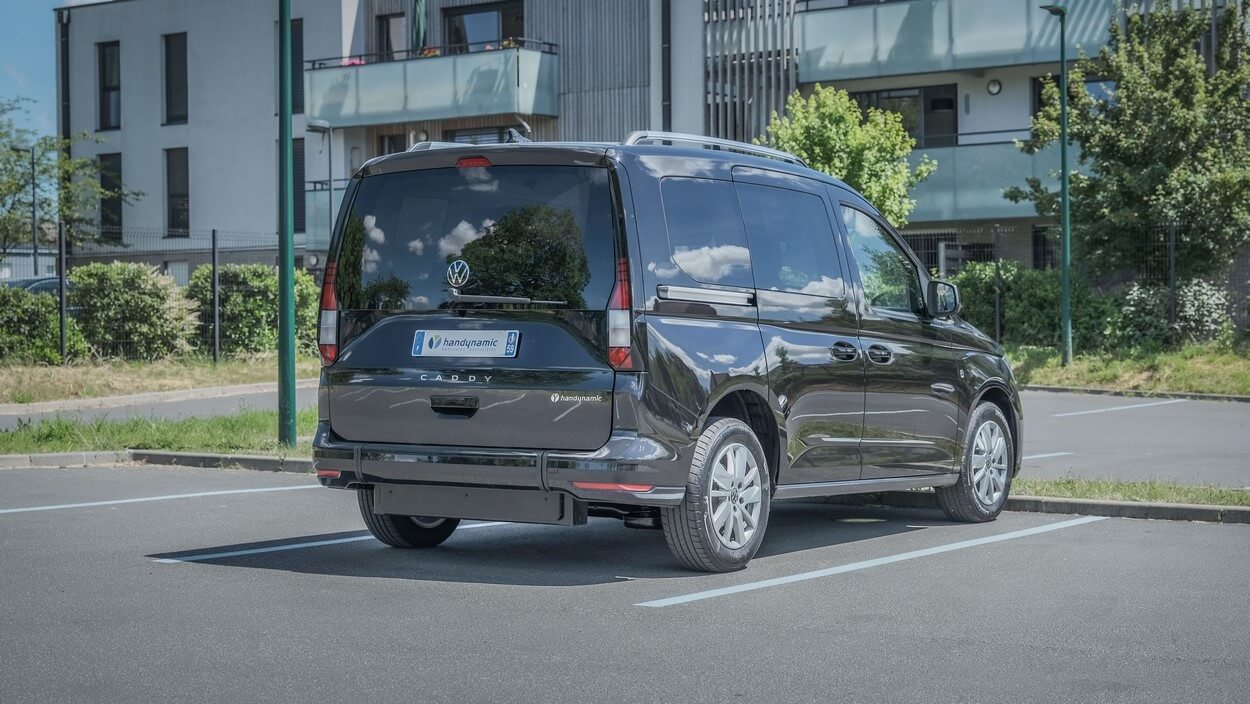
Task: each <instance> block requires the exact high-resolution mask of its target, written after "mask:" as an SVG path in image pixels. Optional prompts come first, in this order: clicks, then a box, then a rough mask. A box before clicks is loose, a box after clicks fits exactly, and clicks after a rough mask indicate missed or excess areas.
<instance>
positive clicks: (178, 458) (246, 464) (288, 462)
mask: <svg viewBox="0 0 1250 704" xmlns="http://www.w3.org/2000/svg"><path fill="white" fill-rule="evenodd" d="M129 454H130V459H131V461H134V462H142V463H144V464H165V465H177V466H179V467H232V468H237V469H252V470H256V471H258V472H295V473H298V474H307V473H309V472H311V471H312V460H311V459H305V458H303V457H273V456H269V455H215V454H209V453H204V452H163V451H162V452H157V451H154V450H131V451H130V453H129Z"/></svg>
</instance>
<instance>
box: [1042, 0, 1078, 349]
mask: <svg viewBox="0 0 1250 704" xmlns="http://www.w3.org/2000/svg"><path fill="white" fill-rule="evenodd" d="M1042 9H1043V10H1045V11H1047V12H1049V13H1050V14H1052V15H1054V16H1055V17H1058V18H1059V171H1060V173H1059V201H1060V205H1059V207H1060V213H1061V214H1060V220H1059V228H1060V233H1059V236H1060V238H1061V241H1062V245H1061V246H1062V250H1063V269H1062V271H1061V272H1060V273H1061V275H1062V277H1063V299H1062V304H1061V305H1062V307H1061V313H1060V327H1061V332H1062V336H1063V365H1064V366H1067V365H1069V364H1071V363H1072V221H1071V216H1070V214H1069V213H1070V211H1069V198H1068V36H1067V35H1068V31H1067V30H1068V8H1066V7H1064V6H1063V5H1043V6H1042Z"/></svg>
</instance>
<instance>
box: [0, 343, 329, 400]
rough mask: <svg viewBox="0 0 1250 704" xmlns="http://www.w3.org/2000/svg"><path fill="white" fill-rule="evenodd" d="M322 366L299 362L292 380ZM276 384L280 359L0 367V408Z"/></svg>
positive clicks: (306, 360) (306, 359) (312, 360)
mask: <svg viewBox="0 0 1250 704" xmlns="http://www.w3.org/2000/svg"><path fill="white" fill-rule="evenodd" d="M320 365H321V362H320V360H318V359H317V358H316V357H298V358H296V361H295V375H296V377H298V378H301V379H303V378H308V377H316V376H317V373H318V371H319V369H320ZM277 380H278V357H277V355H274V354H258V355H251V356H246V357H231V358H228V359H223V360H221V361H220V362H218V363H217V364H213V360H212V359H209V358H206V357H181V358H171V359H164V360H159V361H155V362H123V361H99V362H91V363H82V364H69V365H66V366H63V367H62V366H50V365H9V364H5V365H0V403H36V402H39V401H60V400H64V399H78V398H98V397H100V396H116V395H123V394H138V393H144V392H148V391H181V390H185V389H196V388H202V387H206V386H232V385H235V384H256V383H260V382H266V381H277Z"/></svg>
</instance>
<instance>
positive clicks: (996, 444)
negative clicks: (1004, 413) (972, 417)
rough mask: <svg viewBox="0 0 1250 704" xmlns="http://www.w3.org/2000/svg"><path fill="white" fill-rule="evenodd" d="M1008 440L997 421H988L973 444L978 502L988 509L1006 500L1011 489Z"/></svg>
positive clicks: (974, 481)
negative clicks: (1006, 493)
mask: <svg viewBox="0 0 1250 704" xmlns="http://www.w3.org/2000/svg"><path fill="white" fill-rule="evenodd" d="M1007 471H1008V459H1007V439H1006V438H1005V437H1004V436H1003V429H1002V428H1001V427H1000V426H999V425H998V423H996V422H994V421H992V420H991V421H986V422H985V423H982V424H981V427H980V428H977V435H976V438H975V439H974V441H973V444H972V486H973V487H974V488H975V490H976V495H977V500H978V501H980V502H981V505H982V506H985V507H986V508H993V507H995V506H997V505H998V502H1000V501H1002V499H1003V493H1004V492H1005V491H1006V490H1007Z"/></svg>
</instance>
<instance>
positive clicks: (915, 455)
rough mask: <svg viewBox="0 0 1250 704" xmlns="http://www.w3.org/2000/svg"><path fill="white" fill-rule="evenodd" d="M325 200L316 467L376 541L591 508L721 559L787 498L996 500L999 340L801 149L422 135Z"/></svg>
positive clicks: (731, 561) (747, 541)
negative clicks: (480, 142) (329, 223)
mask: <svg viewBox="0 0 1250 704" xmlns="http://www.w3.org/2000/svg"><path fill="white" fill-rule="evenodd" d="M342 211H343V215H342V216H341V217H340V221H339V223H338V227H337V231H336V232H335V234H334V240H333V244H332V246H331V251H330V258H329V264H328V266H327V269H326V276H325V284H324V287H323V291H322V302H321V303H322V310H321V321H320V346H321V354H322V358H323V363H324V366H323V368H322V373H321V384H320V393H319V418H320V421H319V425H318V428H317V431H316V435H315V439H314V465H315V468H316V470H317V475H318V477H320V480H321V482H322V483H323V484H324V485H326V486H329V487H336V488H342V489H351V490H355V491H357V492H358V497H359V505H360V511H361V514H362V516H363V517H364V521H365V523H366V525H367V526H368V527H369V530H370V531H372V533H373V535H374V536H376V537H377V538H378V539H379V540H381V541H383V542H385V543H387V544H389V545H393V546H396V547H402V548H418V547H431V546H434V545H437V544H439V543H441V542H442V541H444V540H445V539H446V538H447V537H448V536H449V535H451V533H452V532H453V531H454V530H455V528H456V526H457V524H458V523H459V522H460V520H462V519H486V520H503V521H523V522H533V523H552V524H565V525H575V524H582V523H585V522H586V520H587V518H588V517H590V516H606V517H612V518H618V519H621V520H623V521H624V523H625V525H627V526H632V527H639V528H662V529H663V531H664V534H665V537H666V539H667V542H668V545H669V547H670V548H671V550H672V552H673V554H674V555H676V557H677V558H678V559H679V560H680V561H682V562H683V563H684V564H686V565H687V566H689V567H691V568H694V569H698V570H706V571H713V572H723V571H729V570H735V569H740V568H742V567H744V566H746V564H747V563H748V562H749V561H750V559H751V558H752V556H754V555H755V554H756V551H757V550H758V549H759V547H760V544H761V541H762V540H763V538H764V534H765V529H766V527H767V525H768V519H769V510H770V504H771V502H772V501H773V500H775V499H788V498H802V497H817V496H829V495H836V494H857V493H867V492H880V491H885V490H898V489H916V488H922V487H933V488H935V489H936V491H937V495H938V498H939V500H940V503H941V506H942V508H943V510H945V512H946V513H947V515H949V516H950V517H951V518H953V519H956V520H962V521H988V520H992V519H994V518H995V517H996V516H997V515H998V513H999V512H1000V511H1001V510H1002V508H1003V505H1004V503H1005V501H1006V499H1007V495H1008V492H1009V491H1010V487H1011V480H1012V477H1013V476H1014V474H1015V473H1016V471H1017V470H1018V468H1019V466H1020V445H1021V443H1020V437H1021V424H1022V417H1023V414H1022V409H1021V406H1020V399H1019V395H1018V393H1017V390H1016V387H1015V382H1014V380H1013V378H1012V373H1011V369H1010V368H1009V366H1008V364H1007V361H1006V359H1005V358H1004V356H1003V351H1002V349H1001V347H999V346H998V345H997V344H996V343H994V342H993V341H992V340H990V339H989V338H988V337H986V336H985V335H983V334H982V333H980V332H979V331H977V330H976V329H974V328H973V327H972V326H970V325H968V324H967V323H965V322H963V321H962V320H960V318H959V295H958V292H957V291H956V290H955V287H954V286H952V285H951V284H949V283H945V282H942V281H937V280H933V279H932V278H931V277H930V276H929V274H928V272H926V271H925V268H924V267H923V266H921V264H920V262H919V260H918V259H917V258H916V256H915V255H914V254H913V253H912V252H911V250H910V249H908V247H907V245H906V244H905V243H904V242H903V240H902V238H900V237H899V236H898V234H897V233H896V232H895V231H894V229H893V228H892V227H891V226H890V225H889V224H888V223H887V222H886V221H885V220H884V219H883V218H882V217H881V215H880V214H879V213H878V211H877V209H876V208H874V207H873V206H872V204H871V203H868V202H867V201H866V200H864V198H863V197H862V196H860V194H858V193H856V192H855V191H854V190H853V189H851V188H850V187H848V186H847V185H846V184H844V183H842V182H840V181H838V180H836V179H833V178H830V177H829V176H826V175H824V174H821V173H818V172H816V171H813V170H811V169H808V168H807V167H806V166H804V165H803V164H802V162H801V161H800V160H798V159H797V158H795V157H794V156H792V155H789V154H785V153H782V152H777V151H774V150H770V149H765V148H762V147H756V146H751V145H746V144H740V143H735V142H725V141H721V140H712V139H708V138H703V137H694V136H690V135H675V134H668V133H635V134H634V135H631V137H630V138H629V139H627V140H626V141H625V142H623V143H622V144H598V143H581V144H570V143H560V144H541V143H524V144H507V145H499V146H471V145H441V144H429V143H425V144H421V145H417V146H416V147H414V148H413V149H412V150H410V151H408V152H406V153H401V154H394V155H391V156H387V157H381V158H378V159H374V160H372V161H370V162H368V163H367V164H365V165H364V167H363V168H362V169H361V170H360V172H359V173H358V174H357V175H356V176H355V177H354V179H353V180H352V182H351V185H350V186H349V188H348V190H347V192H346V194H345V196H344V202H343V208H342Z"/></svg>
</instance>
